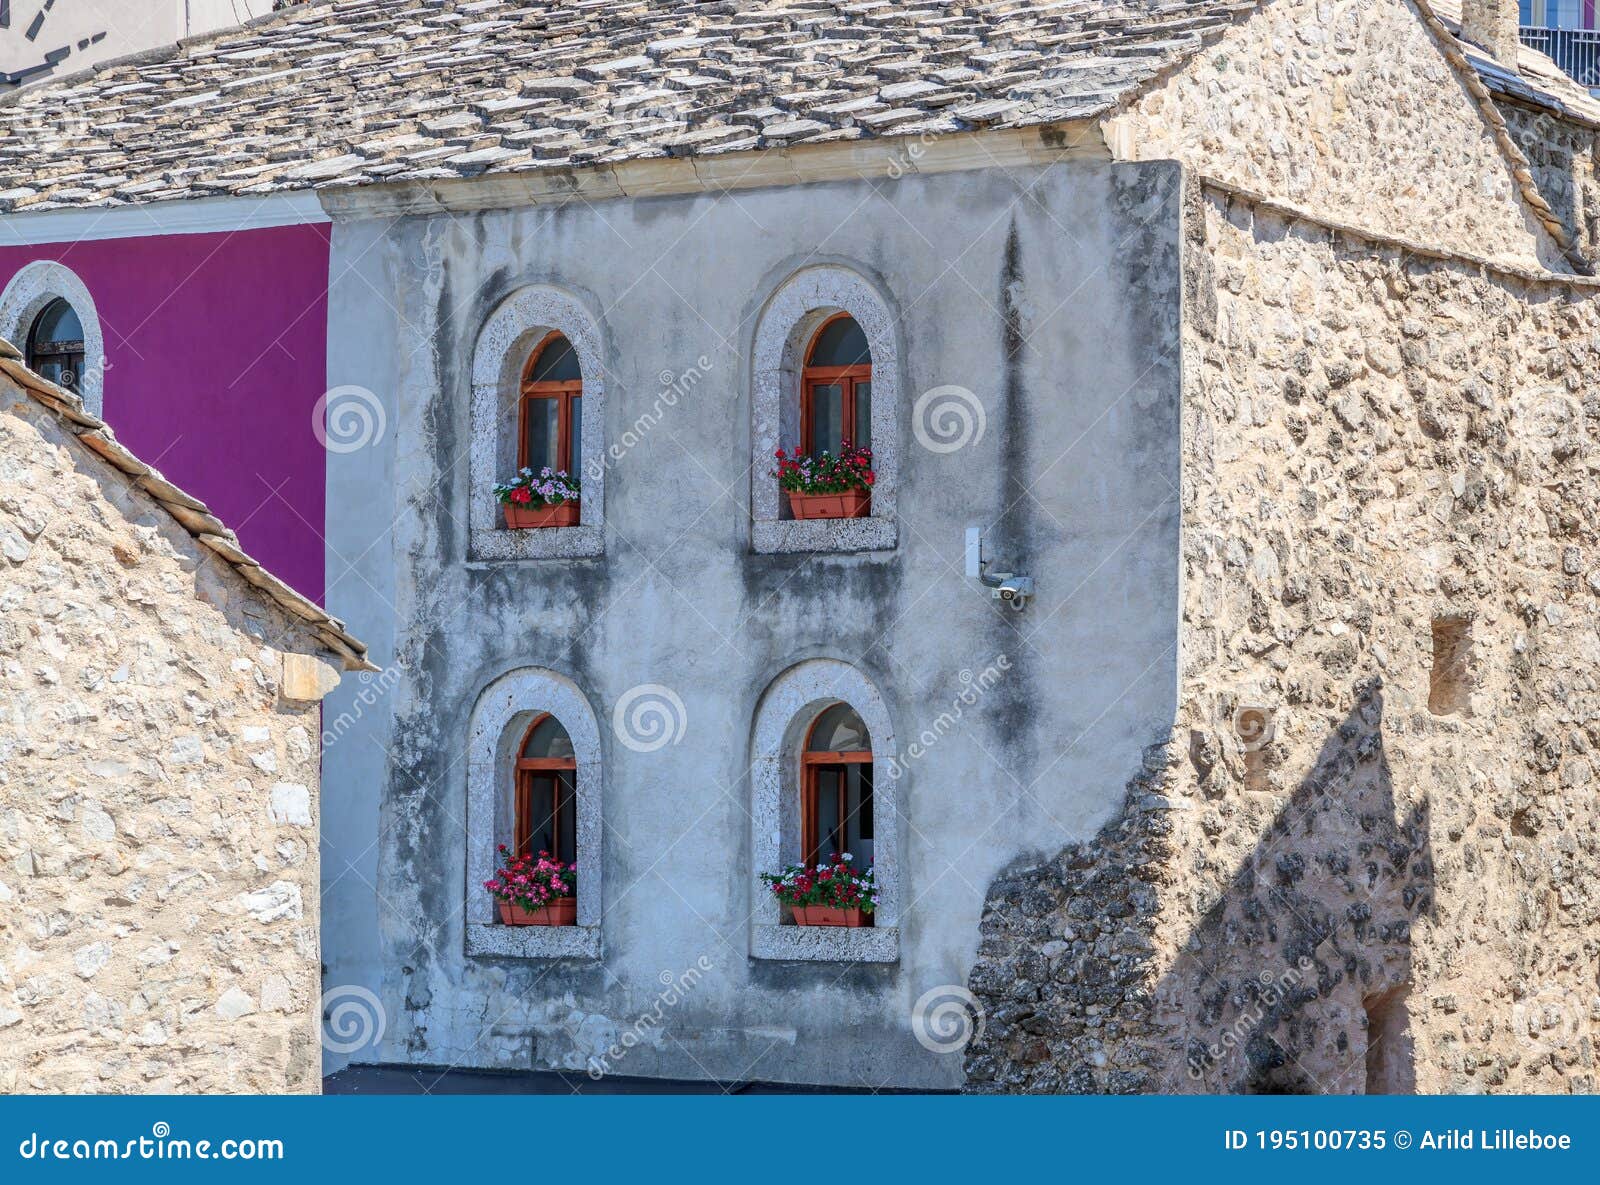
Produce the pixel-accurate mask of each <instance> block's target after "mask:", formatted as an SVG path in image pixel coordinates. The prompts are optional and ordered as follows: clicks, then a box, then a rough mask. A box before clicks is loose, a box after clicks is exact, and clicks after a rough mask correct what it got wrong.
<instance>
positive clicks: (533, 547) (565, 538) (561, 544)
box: [467, 525, 606, 560]
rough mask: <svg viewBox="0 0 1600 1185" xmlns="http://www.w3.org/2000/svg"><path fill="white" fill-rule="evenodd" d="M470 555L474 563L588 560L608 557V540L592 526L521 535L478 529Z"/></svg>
mask: <svg viewBox="0 0 1600 1185" xmlns="http://www.w3.org/2000/svg"><path fill="white" fill-rule="evenodd" d="M467 551H468V558H469V559H473V560H547V559H548V560H562V559H584V558H587V557H590V556H600V555H605V553H606V536H605V530H604V529H603V528H601V527H596V526H588V525H584V526H577V527H538V528H535V529H531V530H520V531H514V530H511V529H510V528H508V527H497V528H493V529H490V530H483V529H480V528H476V527H475V528H473V530H472V532H471V540H470V544H469V546H468V549H467Z"/></svg>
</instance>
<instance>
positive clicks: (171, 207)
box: [0, 191, 329, 247]
mask: <svg viewBox="0 0 1600 1185" xmlns="http://www.w3.org/2000/svg"><path fill="white" fill-rule="evenodd" d="M327 221H329V219H328V215H327V213H326V212H324V210H323V209H322V203H321V202H320V201H319V200H318V199H317V195H316V194H315V193H312V192H310V191H304V192H299V193H275V194H266V195H262V196H259V197H215V198H200V199H189V200H186V201H174V202H152V203H150V204H149V205H139V206H113V207H110V208H106V207H98V208H94V209H87V210H38V211H35V212H31V213H30V212H28V211H22V212H20V213H15V214H7V215H6V216H5V218H4V220H0V247H33V246H43V245H45V244H47V243H82V242H85V241H88V240H92V239H140V238H148V237H150V236H153V235H201V234H218V233H222V234H226V233H230V232H233V231H241V230H262V229H265V228H267V227H273V226H303V225H306V224H308V223H317V222H327Z"/></svg>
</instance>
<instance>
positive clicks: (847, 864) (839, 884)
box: [761, 852, 878, 930]
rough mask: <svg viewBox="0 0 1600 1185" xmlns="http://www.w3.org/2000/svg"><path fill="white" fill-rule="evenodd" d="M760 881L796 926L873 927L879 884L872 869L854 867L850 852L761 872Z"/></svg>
mask: <svg viewBox="0 0 1600 1185" xmlns="http://www.w3.org/2000/svg"><path fill="white" fill-rule="evenodd" d="M761 879H762V880H763V881H765V882H766V884H767V887H768V888H769V889H771V890H772V893H773V895H774V896H775V897H777V899H778V902H779V904H782V905H787V906H788V907H789V912H790V914H791V915H792V916H793V917H794V924H795V925H797V926H841V927H844V928H845V929H850V930H856V929H860V928H862V927H865V926H870V925H872V914H873V913H874V912H875V911H876V910H877V908H878V882H877V877H876V876H875V875H874V874H873V871H872V868H871V867H870V866H868V867H867V868H866V869H865V871H863V870H861V869H858V868H857V867H856V866H855V862H854V860H853V859H852V858H851V855H850V853H849V852H844V853H842V854H840V855H837V856H833V857H831V858H830V859H828V860H827V861H825V862H819V863H817V864H810V865H808V864H791V865H789V866H788V867H787V868H785V869H784V870H783V871H782V872H763V873H762V874H761Z"/></svg>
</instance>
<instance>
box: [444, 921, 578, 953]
mask: <svg viewBox="0 0 1600 1185" xmlns="http://www.w3.org/2000/svg"><path fill="white" fill-rule="evenodd" d="M467 954H469V955H478V956H489V957H498V958H503V959H589V960H598V959H599V958H600V927H599V926H502V925H500V924H498V923H496V922H468V923H467Z"/></svg>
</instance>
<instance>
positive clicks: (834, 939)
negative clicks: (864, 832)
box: [750, 658, 902, 963]
mask: <svg viewBox="0 0 1600 1185" xmlns="http://www.w3.org/2000/svg"><path fill="white" fill-rule="evenodd" d="M839 704H847V705H849V707H850V708H851V709H853V711H854V712H855V714H856V715H857V716H859V717H860V719H861V722H862V723H863V724H864V725H865V726H866V729H867V732H868V733H869V734H870V736H871V738H872V784H873V801H872V815H873V867H874V869H875V870H876V880H877V883H878V908H877V911H876V914H875V916H874V918H873V925H872V926H871V927H870V928H863V929H856V930H849V929H833V928H820V927H799V926H791V925H784V924H782V922H783V919H782V910H781V908H780V907H779V905H778V902H777V900H776V899H775V898H774V897H773V896H772V894H771V893H770V892H769V891H767V890H766V889H765V887H764V886H762V885H761V883H760V874H761V873H763V872H776V871H778V870H779V869H780V868H782V867H783V866H784V865H786V864H790V863H798V862H799V861H800V860H801V858H802V851H801V849H802V846H803V843H804V837H803V834H802V821H803V816H802V794H803V791H804V789H805V784H804V750H805V746H806V743H807V740H808V738H809V737H810V736H811V734H812V729H813V726H815V725H816V723H817V721H818V719H819V717H821V716H822V715H823V714H824V713H826V712H828V711H829V710H830V709H832V708H835V707H836V706H837V705H839ZM896 752H897V749H896V746H895V739H894V728H893V725H892V724H891V723H890V720H889V712H888V709H887V707H885V705H884V702H883V697H882V696H881V695H880V694H879V693H878V689H877V687H876V686H874V684H873V682H872V680H871V679H869V678H868V677H867V676H866V675H865V674H863V673H862V672H861V671H860V670H859V669H857V668H856V667H854V666H852V665H850V664H849V663H847V662H841V661H839V660H837V659H827V658H817V659H808V660H807V661H805V662H802V663H799V664H798V665H796V666H793V667H790V668H789V669H788V670H787V671H785V672H784V673H783V674H781V675H779V676H778V677H777V678H776V679H774V680H773V681H772V683H771V684H770V685H769V686H768V688H767V690H766V691H765V692H764V693H763V694H762V696H761V701H760V703H759V704H758V705H757V707H756V715H755V722H754V725H753V727H752V729H751V754H750V817H751V844H750V849H751V854H752V858H753V861H754V867H753V868H752V869H751V872H750V880H751V891H752V892H753V893H754V894H755V902H754V908H753V909H752V910H751V938H750V953H751V955H752V957H754V958H758V959H785V960H797V959H798V960H839V961H849V962H869V963H870V962H877V963H892V962H895V961H897V960H898V959H899V957H900V931H899V924H900V899H901V890H902V876H901V868H900V824H899V809H898V800H899V797H900V794H901V789H902V788H901V786H900V785H899V784H898V774H899V773H900V772H901V771H900V770H899V769H898V768H895V761H894V754H895V753H896Z"/></svg>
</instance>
